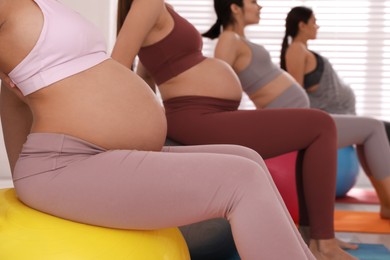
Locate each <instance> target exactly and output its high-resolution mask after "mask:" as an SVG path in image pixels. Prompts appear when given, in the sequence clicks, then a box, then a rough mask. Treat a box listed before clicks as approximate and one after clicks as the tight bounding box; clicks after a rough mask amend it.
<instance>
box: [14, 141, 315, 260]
mask: <svg viewBox="0 0 390 260" xmlns="http://www.w3.org/2000/svg"><path fill="white" fill-rule="evenodd" d="M14 184H15V189H16V191H17V194H18V196H19V198H20V199H21V201H23V202H24V203H25V204H27V205H28V206H30V207H32V208H35V209H37V210H40V211H43V212H46V213H48V214H52V215H55V216H58V217H61V218H65V219H69V220H73V221H77V222H82V223H87V224H92V225H98V226H105V227H111V228H121V229H159V228H166V227H175V226H181V225H186V224H190V223H194V222H199V221H203V220H206V219H212V218H219V217H224V218H226V219H227V220H228V221H229V222H230V224H231V227H232V232H233V236H234V240H235V243H236V245H237V249H238V251H239V254H240V255H241V257H242V259H253V260H255V259H314V257H313V256H312V254H311V253H310V251H309V250H308V248H307V246H306V245H305V243H304V241H303V240H302V239H301V237H300V234H299V232H298V231H297V229H296V227H295V226H294V223H293V222H292V220H291V218H290V217H289V214H288V212H287V210H286V207H285V205H284V204H283V202H282V199H281V197H280V195H279V193H278V192H277V190H276V188H275V186H274V184H273V182H272V179H271V177H270V175H269V173H268V172H267V168H266V167H265V165H264V162H263V160H262V159H261V157H260V156H259V155H258V154H257V153H256V152H254V151H253V150H251V149H248V148H245V147H240V146H229V145H218V146H183V147H170V148H169V147H166V148H163V151H162V152H147V151H130V150H105V149H103V148H101V147H98V146H95V145H93V144H90V143H87V142H85V141H83V140H80V139H78V138H74V137H70V136H67V135H62V134H48V133H33V134H30V135H29V136H28V140H27V142H26V143H25V145H24V147H23V151H22V153H21V155H20V158H19V160H18V162H17V165H16V167H15V172H14Z"/></svg>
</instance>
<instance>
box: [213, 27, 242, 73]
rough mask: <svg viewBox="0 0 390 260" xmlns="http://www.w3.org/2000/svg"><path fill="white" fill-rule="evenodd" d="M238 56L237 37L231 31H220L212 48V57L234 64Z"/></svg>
mask: <svg viewBox="0 0 390 260" xmlns="http://www.w3.org/2000/svg"><path fill="white" fill-rule="evenodd" d="M237 56H238V46H237V39H236V37H235V36H234V34H232V33H222V34H221V35H220V37H219V38H218V42H217V45H216V46H215V50H214V57H215V58H217V59H221V60H224V61H225V62H227V63H228V64H229V65H230V66H232V67H233V66H234V63H235V61H236V60H237Z"/></svg>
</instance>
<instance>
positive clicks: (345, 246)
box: [335, 238, 359, 250]
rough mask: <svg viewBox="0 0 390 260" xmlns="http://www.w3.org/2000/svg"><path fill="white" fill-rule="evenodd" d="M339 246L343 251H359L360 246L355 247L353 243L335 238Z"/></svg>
mask: <svg viewBox="0 0 390 260" xmlns="http://www.w3.org/2000/svg"><path fill="white" fill-rule="evenodd" d="M335 240H336V242H337V244H338V245H339V247H340V248H342V249H352V250H355V249H358V247H359V246H358V245H355V244H351V243H347V242H344V241H342V240H340V239H338V238H335Z"/></svg>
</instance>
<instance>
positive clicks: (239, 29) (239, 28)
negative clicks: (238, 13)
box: [223, 23, 245, 38]
mask: <svg viewBox="0 0 390 260" xmlns="http://www.w3.org/2000/svg"><path fill="white" fill-rule="evenodd" d="M223 30H224V31H231V32H235V33H236V34H238V35H240V36H241V37H244V38H245V27H244V26H243V25H240V24H238V23H235V24H231V25H228V26H226V27H225V28H224V29H223Z"/></svg>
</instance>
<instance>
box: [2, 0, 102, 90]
mask: <svg viewBox="0 0 390 260" xmlns="http://www.w3.org/2000/svg"><path fill="white" fill-rule="evenodd" d="M35 2H36V3H37V5H38V6H39V8H40V9H41V11H42V13H43V17H44V23H43V27H42V31H41V34H40V36H39V39H38V41H37V43H36V44H35V46H34V48H33V49H32V50H31V52H30V53H29V54H28V55H27V56H26V57H25V58H24V59H23V60H22V61H21V62H20V63H19V64H18V65H17V66H16V67H15V68H14V69H13V70H12V71H11V72H10V73H9V77H10V78H11V80H12V81H13V82H14V83H15V84H16V85H17V87H18V88H19V89H20V91H21V92H22V93H23V95H25V96H26V95H28V94H31V93H33V92H35V91H37V90H39V89H42V88H44V87H47V86H49V85H50V84H52V83H55V82H57V81H60V80H62V79H64V78H66V77H69V76H72V75H74V74H77V73H79V72H81V71H84V70H86V69H89V68H91V67H93V66H95V65H97V64H99V63H101V62H102V61H104V60H106V59H108V58H109V56H108V55H107V53H106V44H105V40H104V38H103V37H102V35H101V33H100V32H99V30H98V29H97V28H96V27H95V26H94V25H93V24H92V23H90V22H88V21H87V20H86V19H85V18H83V17H82V16H81V15H80V14H79V13H77V12H75V11H74V10H72V9H70V8H68V7H66V6H65V5H63V4H62V3H60V2H58V1H57V0H35Z"/></svg>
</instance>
